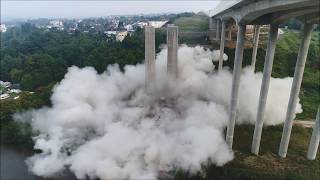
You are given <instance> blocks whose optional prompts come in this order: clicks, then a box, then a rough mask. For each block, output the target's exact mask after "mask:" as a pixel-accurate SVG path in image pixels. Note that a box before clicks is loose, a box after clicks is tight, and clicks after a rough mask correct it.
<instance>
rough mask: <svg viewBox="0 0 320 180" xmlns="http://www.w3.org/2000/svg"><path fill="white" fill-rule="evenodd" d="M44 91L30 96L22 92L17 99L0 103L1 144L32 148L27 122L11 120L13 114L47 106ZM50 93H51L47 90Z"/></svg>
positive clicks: (29, 128)
mask: <svg viewBox="0 0 320 180" xmlns="http://www.w3.org/2000/svg"><path fill="white" fill-rule="evenodd" d="M44 91H45V90H42V91H39V92H36V93H33V94H30V93H29V92H22V93H21V94H20V95H19V98H18V99H16V100H14V99H6V100H1V101H0V124H1V132H0V133H1V144H13V145H27V146H29V147H31V146H32V143H33V142H32V139H31V136H32V135H34V132H32V128H31V126H30V124H29V122H16V121H14V120H13V115H14V113H17V112H22V111H25V110H28V109H35V108H40V107H42V106H44V105H48V104H47V101H44V100H43V99H45V98H44V97H43V94H44V93H45V92H44ZM47 91H48V92H46V93H50V92H51V91H49V90H47Z"/></svg>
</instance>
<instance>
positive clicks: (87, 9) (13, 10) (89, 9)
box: [1, 0, 220, 21]
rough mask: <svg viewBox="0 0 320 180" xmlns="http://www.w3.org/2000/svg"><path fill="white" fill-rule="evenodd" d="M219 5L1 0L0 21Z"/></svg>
mask: <svg viewBox="0 0 320 180" xmlns="http://www.w3.org/2000/svg"><path fill="white" fill-rule="evenodd" d="M219 3H220V2H219V1H218V0H211V1H169V0H167V1H70V0H69V1H3V0H1V19H2V21H5V20H8V19H9V18H10V19H12V18H41V17H47V18H77V17H99V16H108V15H125V14H150V13H163V12H186V11H189V12H190V11H193V12H198V11H209V10H212V9H214V8H215V6H217V4H219Z"/></svg>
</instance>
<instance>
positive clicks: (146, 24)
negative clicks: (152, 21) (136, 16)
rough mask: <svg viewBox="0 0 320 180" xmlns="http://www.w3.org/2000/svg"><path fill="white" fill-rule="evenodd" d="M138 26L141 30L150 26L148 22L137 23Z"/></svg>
mask: <svg viewBox="0 0 320 180" xmlns="http://www.w3.org/2000/svg"><path fill="white" fill-rule="evenodd" d="M136 25H137V26H138V27H140V28H144V27H145V26H148V23H147V22H137V23H136Z"/></svg>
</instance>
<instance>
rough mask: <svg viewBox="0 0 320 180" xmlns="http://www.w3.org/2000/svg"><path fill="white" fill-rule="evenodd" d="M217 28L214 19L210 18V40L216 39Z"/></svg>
mask: <svg viewBox="0 0 320 180" xmlns="http://www.w3.org/2000/svg"><path fill="white" fill-rule="evenodd" d="M214 32H215V29H214V20H213V19H212V18H209V40H210V41H213V40H214V39H215V34H214Z"/></svg>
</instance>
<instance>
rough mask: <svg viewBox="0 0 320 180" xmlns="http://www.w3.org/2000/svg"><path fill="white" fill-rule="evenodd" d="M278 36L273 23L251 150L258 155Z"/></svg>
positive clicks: (276, 27) (276, 26)
mask: <svg viewBox="0 0 320 180" xmlns="http://www.w3.org/2000/svg"><path fill="white" fill-rule="evenodd" d="M277 36H278V25H271V27H270V31H269V41H268V47H267V52H266V57H265V61H264V69H263V78H262V83H261V90H260V98H259V105H258V112H257V118H256V123H255V128H254V134H253V140H252V147H251V152H252V153H253V154H256V155H258V153H259V147H260V140H261V133H262V127H263V120H264V112H265V110H266V103H267V97H268V90H269V83H270V77H271V73H272V65H273V58H274V52H275V49H276V44H277ZM257 39H258V38H256V40H257Z"/></svg>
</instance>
